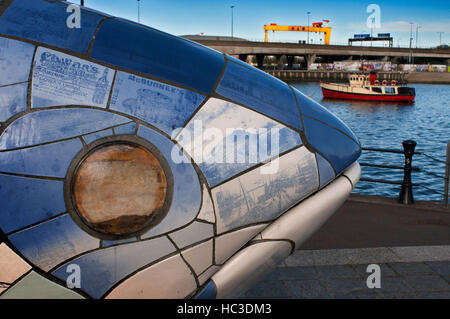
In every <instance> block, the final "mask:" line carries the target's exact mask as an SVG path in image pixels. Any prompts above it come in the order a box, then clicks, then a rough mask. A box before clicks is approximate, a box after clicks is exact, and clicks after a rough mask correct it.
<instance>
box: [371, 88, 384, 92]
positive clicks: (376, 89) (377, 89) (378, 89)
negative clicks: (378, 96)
mask: <svg viewBox="0 0 450 319" xmlns="http://www.w3.org/2000/svg"><path fill="white" fill-rule="evenodd" d="M372 91H373V92H377V93H382V92H381V88H374V87H373V88H372Z"/></svg>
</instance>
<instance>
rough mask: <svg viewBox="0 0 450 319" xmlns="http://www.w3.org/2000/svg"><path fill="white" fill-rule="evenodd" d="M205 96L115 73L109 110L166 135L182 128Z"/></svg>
mask: <svg viewBox="0 0 450 319" xmlns="http://www.w3.org/2000/svg"><path fill="white" fill-rule="evenodd" d="M204 99H205V96H203V95H201V94H197V93H194V92H192V91H189V90H184V89H180V88H177V87H174V86H171V85H167V84H164V83H161V82H157V81H152V80H149V79H145V78H142V77H138V76H135V75H132V74H129V73H124V72H118V73H117V76H116V82H115V84H114V91H113V95H112V98H111V106H110V108H111V109H112V110H115V111H119V112H123V113H126V114H129V115H132V116H134V117H137V118H139V119H141V120H143V121H146V122H147V123H150V124H152V125H154V126H156V127H157V128H159V129H160V130H162V131H164V132H166V133H167V134H168V135H171V134H172V131H173V130H174V129H175V128H178V127H183V125H184V124H185V123H186V121H187V120H188V119H189V117H191V115H192V113H194V111H195V110H196V109H197V108H198V106H199V105H200V104H201V103H202V102H203V100H204Z"/></svg>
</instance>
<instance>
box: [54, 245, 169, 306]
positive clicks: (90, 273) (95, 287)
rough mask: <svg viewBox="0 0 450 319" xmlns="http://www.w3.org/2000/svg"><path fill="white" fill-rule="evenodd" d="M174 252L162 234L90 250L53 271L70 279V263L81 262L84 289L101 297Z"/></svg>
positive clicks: (61, 277)
mask: <svg viewBox="0 0 450 319" xmlns="http://www.w3.org/2000/svg"><path fill="white" fill-rule="evenodd" d="M174 251H175V247H174V246H173V245H172V243H171V242H170V241H169V240H168V239H167V237H160V238H156V239H153V240H146V241H141V242H137V243H131V244H124V245H120V246H115V247H110V248H105V249H101V250H97V251H94V252H91V253H88V254H86V255H84V256H81V257H79V258H76V259H74V260H71V261H70V262H69V263H67V264H66V265H63V266H61V267H59V268H58V269H56V270H55V271H54V272H53V273H52V274H53V275H55V276H56V277H58V278H60V279H62V280H63V281H66V279H67V276H68V275H69V274H68V273H67V272H66V269H67V266H68V265H70V264H77V265H78V266H80V269H81V273H82V276H83V277H82V280H81V289H82V290H83V291H85V292H86V293H88V294H89V295H90V296H92V297H94V298H100V297H102V296H103V295H104V294H105V293H106V292H107V291H108V290H109V289H111V288H112V287H113V286H114V285H115V284H116V283H118V282H119V281H121V280H122V279H124V278H126V277H127V276H128V275H130V274H132V273H133V272H135V271H137V270H138V269H140V268H142V267H144V266H146V265H148V264H150V263H152V262H153V261H155V260H157V259H159V258H161V257H163V256H166V255H168V254H170V253H172V252H174Z"/></svg>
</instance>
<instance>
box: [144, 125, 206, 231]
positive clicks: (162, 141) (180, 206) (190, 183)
mask: <svg viewBox="0 0 450 319" xmlns="http://www.w3.org/2000/svg"><path fill="white" fill-rule="evenodd" d="M138 135H139V136H141V137H143V138H145V139H146V140H148V141H149V142H150V143H152V144H153V145H155V146H156V147H157V148H158V149H159V151H160V152H161V153H162V155H163V156H164V157H165V158H166V160H167V162H168V163H169V165H170V168H171V170H172V174H173V179H174V186H173V187H174V192H173V199H172V204H171V206H170V209H169V211H168V212H167V216H166V217H165V218H164V219H163V221H162V222H161V223H160V224H158V225H157V226H155V227H154V228H152V229H150V230H149V231H148V232H147V233H146V234H144V235H142V238H149V237H152V236H156V235H159V234H161V233H165V232H168V231H170V230H173V229H176V228H179V227H181V226H184V225H186V224H188V223H189V222H190V221H192V220H194V219H195V217H196V216H197V213H198V211H199V209H200V203H201V200H202V191H201V186H200V182H199V180H198V175H197V172H196V171H195V169H194V167H193V166H192V164H191V163H190V161H189V160H188V159H187V158H186V156H185V155H184V154H183V155H181V157H182V159H183V161H182V162H180V163H176V162H174V160H173V158H172V152H173V153H177V152H181V151H180V149H179V148H178V146H176V145H175V144H173V142H171V141H170V140H168V139H167V138H165V137H164V136H162V135H161V134H159V133H157V132H155V131H154V130H152V129H150V128H148V127H145V126H142V125H141V126H140V127H139V132H138ZM178 154H180V153H178Z"/></svg>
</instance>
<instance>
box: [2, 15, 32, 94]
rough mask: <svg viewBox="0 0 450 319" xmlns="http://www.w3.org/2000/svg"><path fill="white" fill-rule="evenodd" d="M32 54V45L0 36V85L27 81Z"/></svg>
mask: <svg viewBox="0 0 450 319" xmlns="http://www.w3.org/2000/svg"><path fill="white" fill-rule="evenodd" d="M0 25H1V20H0ZM33 54H34V45H32V44H29V43H24V42H21V41H16V40H11V39H6V38H2V37H0V85H8V84H14V83H19V82H25V81H28V80H29V78H30V69H31V62H32V60H33Z"/></svg>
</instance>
